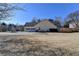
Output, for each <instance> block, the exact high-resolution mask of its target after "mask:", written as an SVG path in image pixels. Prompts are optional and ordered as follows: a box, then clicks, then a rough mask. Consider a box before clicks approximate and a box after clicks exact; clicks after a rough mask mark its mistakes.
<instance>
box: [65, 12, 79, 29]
mask: <svg viewBox="0 0 79 59" xmlns="http://www.w3.org/2000/svg"><path fill="white" fill-rule="evenodd" d="M72 21H73V22H74V23H75V25H76V26H77V28H78V27H79V11H75V12H72V13H70V14H69V15H68V16H67V18H66V22H65V23H67V24H68V23H69V22H72Z"/></svg>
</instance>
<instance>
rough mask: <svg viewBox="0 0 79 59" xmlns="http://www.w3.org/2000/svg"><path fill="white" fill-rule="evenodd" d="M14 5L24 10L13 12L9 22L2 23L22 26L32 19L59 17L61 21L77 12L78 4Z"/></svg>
mask: <svg viewBox="0 0 79 59" xmlns="http://www.w3.org/2000/svg"><path fill="white" fill-rule="evenodd" d="M16 5H18V6H19V7H22V8H23V9H24V10H17V11H14V13H13V14H14V16H13V17H11V20H8V21H2V22H6V23H13V24H22V25H23V24H25V23H26V22H30V21H31V20H32V19H33V17H36V18H38V19H48V18H51V19H55V17H61V18H62V19H61V20H62V21H63V20H64V18H66V17H67V15H68V14H69V13H71V12H74V11H76V10H79V4H78V3H17V4H16Z"/></svg>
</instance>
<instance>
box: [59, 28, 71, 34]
mask: <svg viewBox="0 0 79 59" xmlns="http://www.w3.org/2000/svg"><path fill="white" fill-rule="evenodd" d="M60 32H64V33H71V32H73V30H72V29H70V28H61V29H60Z"/></svg>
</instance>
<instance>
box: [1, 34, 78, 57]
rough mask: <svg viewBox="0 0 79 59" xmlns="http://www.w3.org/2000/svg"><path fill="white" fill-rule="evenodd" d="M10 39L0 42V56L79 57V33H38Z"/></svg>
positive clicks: (8, 37)
mask: <svg viewBox="0 0 79 59" xmlns="http://www.w3.org/2000/svg"><path fill="white" fill-rule="evenodd" d="M10 37H11V36H7V37H6V38H4V40H1V41H0V55H11V56H12V55H14V56H16V55H17V56H23V55H24V56H72V55H74V56H79V33H37V34H33V35H27V36H13V37H11V38H10Z"/></svg>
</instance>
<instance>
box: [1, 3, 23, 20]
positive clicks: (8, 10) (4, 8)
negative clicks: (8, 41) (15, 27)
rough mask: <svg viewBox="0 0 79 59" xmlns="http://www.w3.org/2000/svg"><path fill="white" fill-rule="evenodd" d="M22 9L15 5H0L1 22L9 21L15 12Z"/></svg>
mask: <svg viewBox="0 0 79 59" xmlns="http://www.w3.org/2000/svg"><path fill="white" fill-rule="evenodd" d="M20 9H22V8H20V7H18V6H16V5H15V4H10V3H9V4H7V3H0V20H8V18H9V17H11V16H12V12H13V10H20Z"/></svg>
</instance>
